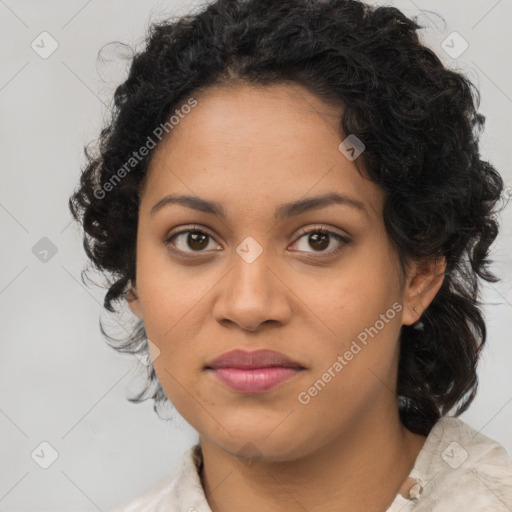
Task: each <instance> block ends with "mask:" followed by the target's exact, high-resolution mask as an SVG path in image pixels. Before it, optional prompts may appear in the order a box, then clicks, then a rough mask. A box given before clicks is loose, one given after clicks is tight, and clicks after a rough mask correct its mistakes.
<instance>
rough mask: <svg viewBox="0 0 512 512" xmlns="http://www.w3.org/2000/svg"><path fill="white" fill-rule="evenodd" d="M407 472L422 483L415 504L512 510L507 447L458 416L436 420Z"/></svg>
mask: <svg viewBox="0 0 512 512" xmlns="http://www.w3.org/2000/svg"><path fill="white" fill-rule="evenodd" d="M411 476H412V477H413V478H418V479H419V480H421V482H422V486H423V496H422V497H420V499H419V500H418V503H417V505H418V506H417V507H416V508H415V510H418V511H420V510H431V508H432V507H433V506H435V510H436V511H437V510H439V511H440V512H441V511H444V510H462V509H464V510H466V511H467V512H470V511H471V512H473V511H475V512H477V511H484V510H493V511H510V510H512V462H511V460H510V458H509V456H508V454H507V452H506V450H505V448H504V447H503V446H501V445H500V444H499V443H497V442H496V441H494V440H492V439H490V438H488V437H487V436H485V435H483V434H482V433H480V432H478V431H476V430H475V429H473V428H472V427H470V426H469V425H468V424H467V423H465V422H463V421H462V420H460V419H459V418H455V417H449V416H445V417H443V418H441V419H440V420H439V421H438V422H437V423H436V424H435V425H434V427H433V428H432V430H431V432H430V434H429V435H428V437H427V440H426V442H425V445H424V446H423V449H422V450H421V452H420V454H419V455H418V458H417V460H416V463H415V465H414V468H413V471H412V472H411ZM422 502H423V504H422V505H421V503H422ZM425 507H426V508H425Z"/></svg>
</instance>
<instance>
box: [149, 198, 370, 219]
mask: <svg viewBox="0 0 512 512" xmlns="http://www.w3.org/2000/svg"><path fill="white" fill-rule="evenodd" d="M169 204H178V205H181V206H185V207H187V208H191V209H193V210H198V211H201V212H204V213H210V214H212V215H217V216H218V217H224V218H226V217H227V214H226V211H225V210H224V208H223V207H222V205H221V204H220V203H218V202H216V201H209V200H207V199H203V198H201V197H198V196H188V195H179V196H176V195H167V196H165V197H163V198H162V199H160V200H159V201H158V202H157V203H155V204H154V205H153V207H152V208H151V211H150V215H154V214H155V213H156V212H157V211H158V210H160V209H161V208H163V207H164V206H166V205H169ZM333 204H340V205H346V206H350V207H352V208H354V209H356V210H359V211H360V212H362V213H365V214H366V215H368V212H367V210H366V208H365V206H364V204H363V202H362V201H359V200H358V199H355V198H353V197H350V196H347V195H345V194H338V193H335V192H331V193H327V194H323V195H320V196H316V197H308V198H306V199H299V200H298V201H292V202H289V203H284V204H282V205H280V206H279V207H277V208H276V211H275V212H274V218H275V220H276V221H280V220H283V219H286V218H289V217H293V216H295V215H300V214H301V213H304V212H307V211H310V210H317V209H320V208H325V207H326V206H330V205H333Z"/></svg>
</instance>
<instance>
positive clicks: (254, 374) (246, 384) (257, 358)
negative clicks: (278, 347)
mask: <svg viewBox="0 0 512 512" xmlns="http://www.w3.org/2000/svg"><path fill="white" fill-rule="evenodd" d="M205 369H206V370H207V371H208V372H211V373H212V374H213V375H214V376H215V378H216V379H218V381H220V382H221V383H222V384H224V385H226V386H227V387H229V388H230V389H231V390H232V391H237V392H239V393H245V394H255V393H263V392H265V391H269V390H270V389H272V388H275V387H276V386H278V385H279V384H282V383H284V382H286V381H287V380H289V379H291V378H292V377H294V376H295V375H297V374H298V373H300V372H301V371H302V370H304V369H305V368H304V367H303V366H301V365H300V364H299V363H297V362H296V361H292V360H291V359H289V358H288V357H286V356H285V355H283V354H280V353H279V352H275V351H273V350H264V349H262V350H256V351H253V352H246V351H244V350H233V351H232V352H227V353H225V354H222V355H221V356H220V357H218V358H217V359H215V360H213V361H212V362H210V363H208V364H207V365H206V366H205Z"/></svg>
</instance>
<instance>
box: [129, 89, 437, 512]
mask: <svg viewBox="0 0 512 512" xmlns="http://www.w3.org/2000/svg"><path fill="white" fill-rule="evenodd" d="M195 98H196V99H197V100H198V105H197V106H196V107H195V108H193V109H192V111H191V112H190V113H189V114H188V115H186V116H185V117H184V118H183V119H182V120H181V121H180V122H179V124H178V125H177V126H175V127H174V129H173V130H172V132H170V136H169V137H168V138H167V139H165V140H164V141H162V143H161V144H160V145H159V147H158V148H157V149H156V151H155V154H154V157H153V160H152V163H151V166H150V172H149V174H148V177H147V180H146V181H145V183H144V187H143V189H142V191H141V202H140V213H139V225H138V234H137V268H136V276H137V277H136V283H133V290H132V292H131V294H130V296H129V305H130V308H131V310H132V312H133V313H135V314H136V315H137V316H139V317H140V318H142V319H143V321H144V325H145V328H146V332H147V335H148V338H149V339H150V340H151V341H152V343H154V346H156V347H158V350H160V353H159V354H158V351H157V350H156V349H155V348H154V347H152V349H151V354H152V356H153V359H154V366H155V370H156V372H157V375H158V378H159V380H160V382H161V384H162V386H163V388H164V390H165V392H166V394H167V396H168V397H169V399H170V401H171V402H172V404H173V405H174V406H175V407H176V409H177V410H178V411H179V412H180V414H181V415H182V416H183V417H184V418H185V419H186V420H187V421H188V422H189V423H190V425H192V427H194V428H195V429H196V430H197V431H198V433H199V436H200V442H201V446H202V450H203V457H204V469H203V472H202V475H201V477H202V482H203V487H204V489H205V494H206V497H207V500H208V504H209V506H210V508H211V509H212V511H214V512H231V511H239V510H240V509H241V507H242V506H243V509H244V510H246V511H261V510H265V511H268V512H273V511H280V512H287V511H294V512H295V511H297V510H302V509H305V510H307V511H308V512H315V511H320V510H321V511H323V512H325V511H331V510H332V511H334V510H344V511H363V510H364V511H382V510H385V509H386V507H387V506H389V504H390V503H391V502H392V501H393V499H394V497H395V496H396V493H397V492H398V491H399V489H400V487H401V485H402V484H403V482H404V481H405V480H406V477H407V475H408V473H409V471H410V470H411V468H412V466H413V464H414V461H415V459H416V457H417V455H418V453H419V451H420V450H421V447H422V446H423V443H424V441H425V437H423V436H420V435H416V434H413V433H412V432H410V431H409V430H407V429H406V428H405V427H404V426H403V425H402V424H401V423H400V421H399V417H398V409H397V403H396V397H395V393H394V390H395V387H396V375H397V366H398V347H399V345H398V341H399V336H400V329H401V326H402V325H410V324H412V323H414V322H415V321H417V320H418V319H419V317H420V315H421V313H422V312H423V311H424V309H425V308H426V307H427V306H428V304H429V303H430V302H431V301H432V299H433V298H434V296H435V294H436V293H437V291H438V290H439V288H440V286H441V284H442V281H443V272H444V269H445V266H444V265H445V263H444V260H441V261H428V262H411V264H410V266H409V268H408V272H407V274H403V273H402V271H401V268H400V266H399V264H398V255H397V253H396V251H395V250H394V248H393V247H392V245H391V242H390V240H389V238H388V236H387V233H386V230H385V227H384V221H383V217H382V207H383V200H384V194H383V192H382V190H381V189H380V188H379V187H378V186H377V185H376V184H374V183H372V182H370V181H369V180H367V179H365V178H364V177H363V176H361V175H360V174H358V172H357V170H356V167H355V164H354V162H352V161H350V160H349V159H347V158H346V157H345V156H344V155H343V154H342V153H341V152H340V151H339V149H338V146H339V144H340V142H341V141H342V140H343V139H344V137H342V136H341V134H340V133H339V129H338V127H339V121H340V115H341V114H342V112H341V111H340V109H335V108H333V106H330V105H327V104H326V103H324V102H323V101H322V100H320V99H319V98H318V97H316V96H315V95H313V94H312V93H310V92H309V91H308V90H307V89H305V88H303V87H301V86H299V85H289V84H286V85H284V84H282V85H272V86H268V87H263V86H251V85H247V84H238V85H236V86H230V87H227V86H223V87H217V88H211V89H208V90H206V91H203V92H202V93H201V94H200V95H197V96H195ZM333 191H335V192H337V193H339V194H345V195H348V196H351V197H353V198H355V199H357V200H358V201H360V202H361V203H362V204H363V206H364V212H363V211H360V210H358V209H357V208H353V207H351V206H349V205H347V204H343V205H339V204H334V205H330V206H327V207H323V208H319V209H315V210H310V211H306V212H303V213H301V214H299V215H296V216H293V217H290V218H286V219H283V220H280V221H279V222H276V221H275V220H274V210H275V209H276V208H277V207H278V206H280V205H282V204H283V203H286V202H291V201H296V200H299V199H303V198H305V197H314V196H318V195H322V194H324V193H329V192H333ZM167 194H188V195H196V196H199V197H201V198H205V199H208V200H213V201H217V202H219V203H220V204H221V205H222V206H223V208H224V209H225V211H226V214H227V216H226V217H225V218H222V217H218V216H216V215H213V214H211V213H205V212H200V211H196V210H193V209H190V208H187V207H185V206H182V205H179V204H168V205H166V206H164V207H162V208H161V209H159V210H158V211H157V212H156V213H154V214H153V215H152V214H151V213H150V210H151V208H152V207H153V205H155V204H156V203H157V202H158V201H159V200H161V199H162V198H163V197H164V196H166V195H167ZM191 225H196V226H198V227H199V228H200V229H202V230H204V231H206V232H207V233H208V234H209V235H211V237H212V238H209V237H207V238H206V240H203V242H202V245H201V244H200V245H199V248H198V246H197V245H193V244H192V245H190V244H187V233H185V234H184V235H180V236H179V237H178V238H177V239H176V238H175V239H174V241H173V242H174V247H175V248H177V249H180V250H181V251H182V254H183V253H184V254H185V255H189V256H190V257H189V258H188V259H187V258H186V257H180V256H178V255H177V254H176V253H173V252H172V251H171V249H170V246H172V242H166V239H167V238H168V237H169V235H172V234H173V233H175V232H177V231H179V230H180V229H184V230H186V229H188V230H191V231H193V230H194V227H193V226H191ZM321 225H324V226H326V227H327V228H328V229H330V230H332V231H333V232H335V233H338V234H340V235H342V236H345V237H347V238H348V240H349V242H348V243H343V242H339V241H337V240H336V239H335V238H334V237H332V236H331V237H330V239H329V240H328V242H329V243H328V244H327V241H326V243H325V246H322V247H321V248H320V249H318V245H315V243H314V241H313V242H312V241H311V237H309V235H307V234H306V235H303V234H302V233H301V232H300V230H301V229H303V228H305V230H307V231H310V230H311V231H314V229H315V228H318V227H319V226H321ZM196 229H197V228H196ZM249 236H250V237H253V238H254V239H255V240H256V241H257V243H258V244H259V245H260V246H261V248H262V253H261V254H260V255H259V256H258V257H257V258H256V259H255V260H254V261H253V262H251V263H248V262H247V261H246V260H244V259H243V258H242V257H241V256H240V255H239V254H238V253H237V251H236V249H237V247H238V246H239V245H240V244H241V242H242V241H243V240H244V239H245V238H246V237H249ZM308 237H309V238H308ZM337 248H340V249H341V250H340V251H339V252H338V253H337V254H332V251H333V250H335V249H337ZM201 251H202V252H201ZM329 253H331V254H329ZM395 302H396V303H399V304H400V305H402V309H401V311H399V312H397V313H396V315H395V316H394V318H393V319H390V320H388V322H387V323H385V325H384V327H383V328H382V329H381V330H380V331H379V332H378V335H376V336H375V337H374V338H369V340H368V344H367V345H366V346H364V348H363V349H362V350H361V351H360V352H359V353H357V355H355V356H354V357H353V359H352V360H351V361H349V362H348V364H347V365H346V366H344V367H343V370H342V371H341V372H339V373H338V374H337V375H336V377H334V378H332V380H331V381H330V382H329V383H328V384H327V385H326V386H325V387H324V388H323V389H322V390H321V392H319V393H318V394H317V395H316V396H314V397H312V398H311V400H310V402H309V403H308V404H305V405H304V404H301V403H300V402H299V401H298V398H297V397H298V395H299V393H300V392H304V391H307V390H308V388H310V386H311V385H312V384H313V383H314V382H315V381H316V380H317V379H319V378H321V377H322V375H323V374H324V373H325V372H326V371H327V369H328V368H329V367H332V365H333V363H334V362H335V361H336V360H337V357H338V355H340V354H344V353H345V352H346V351H347V350H348V349H349V347H350V344H351V342H352V341H353V340H355V339H356V338H357V335H358V334H359V333H361V332H362V331H364V330H365V328H368V327H370V326H374V324H375V323H376V321H377V320H378V319H379V318H380V315H382V314H385V313H386V311H387V310H389V308H391V307H392V304H393V303H395ZM415 310H416V311H415ZM236 348H242V349H245V350H255V349H261V348H268V349H273V350H276V351H278V352H281V353H283V354H285V355H286V356H288V357H289V358H290V359H292V360H294V361H297V362H299V363H300V364H301V365H302V366H303V367H305V370H303V371H302V372H300V373H298V374H297V375H295V376H294V377H293V378H292V379H290V380H288V381H286V382H285V383H282V384H281V385H279V386H278V387H277V388H274V389H272V390H270V391H267V392H265V393H260V394H257V395H249V394H244V393H239V392H235V391H232V390H231V389H229V388H227V387H226V386H225V385H224V384H222V383H221V382H220V381H219V380H218V379H217V378H216V377H215V376H214V375H212V374H211V373H210V372H207V371H205V370H204V366H205V365H206V363H207V362H209V361H212V360H213V359H214V358H216V357H218V356H219V355H221V354H223V353H225V352H227V351H230V350H233V349H236ZM241 450H242V451H243V454H244V455H245V456H252V457H253V458H252V459H251V458H247V457H243V456H241V454H240V453H239V452H240V451H241Z"/></svg>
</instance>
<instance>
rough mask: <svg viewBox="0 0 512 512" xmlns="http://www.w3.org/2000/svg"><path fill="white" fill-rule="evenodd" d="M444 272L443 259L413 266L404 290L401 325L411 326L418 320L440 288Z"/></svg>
mask: <svg viewBox="0 0 512 512" xmlns="http://www.w3.org/2000/svg"><path fill="white" fill-rule="evenodd" d="M445 270H446V260H445V258H444V257H442V258H440V259H439V258H438V259H433V260H429V261H426V262H422V263H417V264H415V265H414V268H413V271H412V273H411V276H410V278H409V279H408V280H407V283H406V288H405V290H404V306H405V307H404V314H403V317H402V324H403V325H412V324H414V323H416V322H417V321H418V320H419V319H420V317H421V315H422V314H423V312H424V311H425V310H426V309H427V308H428V306H429V304H430V303H431V302H432V301H433V300H434V297H435V296H436V294H437V292H438V291H439V289H440V288H441V285H442V284H443V281H444V273H445Z"/></svg>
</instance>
